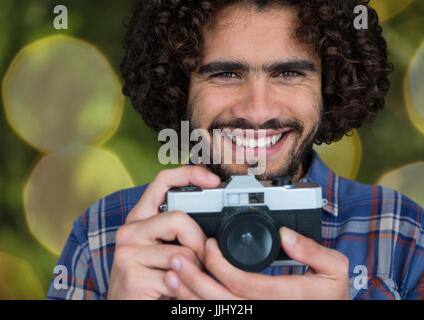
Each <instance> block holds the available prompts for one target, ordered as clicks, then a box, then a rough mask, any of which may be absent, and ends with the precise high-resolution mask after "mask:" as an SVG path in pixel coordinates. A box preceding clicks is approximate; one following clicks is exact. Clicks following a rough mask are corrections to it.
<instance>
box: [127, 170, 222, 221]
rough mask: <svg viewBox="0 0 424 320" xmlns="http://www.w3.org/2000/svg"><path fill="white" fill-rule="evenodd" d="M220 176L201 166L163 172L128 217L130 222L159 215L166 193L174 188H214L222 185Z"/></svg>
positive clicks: (150, 185)
mask: <svg viewBox="0 0 424 320" xmlns="http://www.w3.org/2000/svg"><path fill="white" fill-rule="evenodd" d="M220 182H221V181H220V179H219V177H218V176H216V175H215V174H213V173H212V172H210V171H208V170H207V169H206V168H203V167H200V166H184V167H181V168H177V169H169V170H163V171H161V172H160V173H159V174H158V175H157V176H156V178H155V179H154V180H153V181H152V182H151V183H150V184H149V186H148V187H147V189H146V190H145V191H144V193H143V196H142V197H141V199H140V201H139V202H138V203H137V204H136V206H135V207H134V208H133V209H132V210H131V212H130V213H129V215H128V217H127V221H128V222H134V221H138V220H143V219H146V218H149V217H151V216H154V215H156V214H158V213H159V206H160V205H161V204H162V203H164V201H165V195H166V192H167V191H168V190H169V189H171V188H173V187H181V186H186V185H196V186H199V187H201V188H214V187H217V186H218V185H219V183H220Z"/></svg>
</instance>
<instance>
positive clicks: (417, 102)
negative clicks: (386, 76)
mask: <svg viewBox="0 0 424 320" xmlns="http://www.w3.org/2000/svg"><path fill="white" fill-rule="evenodd" d="M423 70H424V41H423V42H422V43H421V45H420V46H419V48H418V50H417V52H416V53H415V54H414V57H413V58H412V60H411V62H410V64H409V66H408V70H407V72H406V76H405V80H404V97H405V103H406V110H407V113H408V117H409V119H410V121H411V122H412V123H413V125H414V126H415V127H416V128H417V129H418V130H419V131H420V132H421V133H423V134H424V75H423Z"/></svg>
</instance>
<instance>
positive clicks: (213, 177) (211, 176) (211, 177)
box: [207, 172, 220, 183]
mask: <svg viewBox="0 0 424 320" xmlns="http://www.w3.org/2000/svg"><path fill="white" fill-rule="evenodd" d="M207 178H208V180H209V181H210V182H213V183H218V182H219V181H220V180H219V177H218V176H217V175H215V174H213V173H210V172H209V173H208V176H207Z"/></svg>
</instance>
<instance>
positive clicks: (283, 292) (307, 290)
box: [165, 228, 350, 300]
mask: <svg viewBox="0 0 424 320" xmlns="http://www.w3.org/2000/svg"><path fill="white" fill-rule="evenodd" d="M280 235H281V242H282V247H283V250H284V251H285V252H286V253H287V255H288V256H289V257H290V258H292V259H294V260H297V261H299V262H302V263H304V264H306V265H308V266H309V270H308V271H307V272H306V273H305V275H281V276H268V275H263V274H257V273H250V272H244V271H242V270H239V269H237V268H235V267H234V266H232V265H231V264H230V263H229V262H228V261H227V260H226V259H225V258H224V257H223V256H222V254H221V252H220V250H219V248H218V246H217V242H216V240H215V239H208V241H207V243H206V249H205V267H206V269H207V270H208V271H209V272H211V273H212V274H213V276H214V277H215V278H216V279H217V280H218V281H219V282H217V281H216V280H214V279H213V278H212V277H210V276H209V275H207V274H205V273H203V272H202V271H201V270H200V269H199V267H198V266H196V265H195V264H194V263H193V262H191V261H190V260H188V259H186V258H185V257H182V256H180V255H175V256H172V257H171V260H170V264H171V266H172V267H173V270H172V271H168V272H167V274H166V278H165V279H166V284H167V287H168V289H169V290H170V291H171V292H172V293H173V295H175V296H177V297H178V298H179V299H184V300H188V299H211V300H213V299H224V300H227V299H269V300H271V299H278V300H280V299H281V300H285V299H307V300H310V299H350V293H349V276H348V272H349V261H348V259H347V258H346V257H345V256H344V255H343V254H341V253H340V252H338V251H336V250H333V249H329V248H326V247H324V246H321V245H319V244H318V243H316V242H314V241H313V240H311V239H308V238H306V237H304V236H302V235H300V234H298V233H296V232H294V231H292V230H289V229H287V228H281V229H280Z"/></svg>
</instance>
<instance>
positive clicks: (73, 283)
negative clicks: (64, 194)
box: [47, 215, 102, 300]
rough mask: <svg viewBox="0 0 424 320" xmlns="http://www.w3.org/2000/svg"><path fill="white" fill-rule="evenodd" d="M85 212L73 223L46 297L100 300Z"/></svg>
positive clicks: (53, 298) (50, 298)
mask: <svg viewBox="0 0 424 320" xmlns="http://www.w3.org/2000/svg"><path fill="white" fill-rule="evenodd" d="M84 218H85V215H82V216H81V217H80V218H78V219H77V220H76V221H75V223H74V224H73V227H72V230H71V234H70V235H69V237H68V239H67V241H66V244H65V247H64V249H63V251H62V254H61V255H60V258H59V261H58V263H57V264H56V266H55V267H54V270H53V279H52V281H51V283H50V288H49V290H48V293H47V299H49V300H83V299H84V300H85V299H87V300H99V299H102V296H101V295H100V294H99V290H98V289H97V285H96V283H97V281H96V276H95V270H94V268H93V263H92V259H91V253H90V248H89V242H88V239H87V230H86V227H85V225H84V223H83V221H84Z"/></svg>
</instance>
